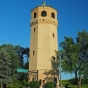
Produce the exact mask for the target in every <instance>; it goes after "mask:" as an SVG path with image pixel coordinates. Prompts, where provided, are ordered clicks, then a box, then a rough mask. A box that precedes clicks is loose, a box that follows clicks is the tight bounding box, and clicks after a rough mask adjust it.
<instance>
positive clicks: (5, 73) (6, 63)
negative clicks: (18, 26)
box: [0, 48, 11, 88]
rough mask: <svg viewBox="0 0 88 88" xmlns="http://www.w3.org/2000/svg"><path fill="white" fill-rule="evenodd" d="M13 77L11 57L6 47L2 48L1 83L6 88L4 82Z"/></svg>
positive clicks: (0, 55) (0, 54)
mask: <svg viewBox="0 0 88 88" xmlns="http://www.w3.org/2000/svg"><path fill="white" fill-rule="evenodd" d="M10 77H11V57H10V55H9V54H8V53H7V52H6V51H5V49H4V48H0V84H1V88H4V84H7V83H9V82H10Z"/></svg>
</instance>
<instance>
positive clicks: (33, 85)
mask: <svg viewBox="0 0 88 88" xmlns="http://www.w3.org/2000/svg"><path fill="white" fill-rule="evenodd" d="M29 87H30V88H37V82H36V81H31V82H30V83H29Z"/></svg>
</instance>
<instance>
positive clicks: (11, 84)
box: [6, 82, 22, 88]
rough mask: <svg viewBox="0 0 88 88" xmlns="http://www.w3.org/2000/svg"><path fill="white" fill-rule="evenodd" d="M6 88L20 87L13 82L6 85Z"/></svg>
mask: <svg viewBox="0 0 88 88" xmlns="http://www.w3.org/2000/svg"><path fill="white" fill-rule="evenodd" d="M6 88H22V85H21V83H20V82H13V83H10V84H7V87H6Z"/></svg>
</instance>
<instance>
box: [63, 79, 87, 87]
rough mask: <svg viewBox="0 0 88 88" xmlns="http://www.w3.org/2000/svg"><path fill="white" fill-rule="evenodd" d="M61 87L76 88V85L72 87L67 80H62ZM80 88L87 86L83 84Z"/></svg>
mask: <svg viewBox="0 0 88 88" xmlns="http://www.w3.org/2000/svg"><path fill="white" fill-rule="evenodd" d="M62 85H64V86H66V85H67V87H66V88H77V87H78V86H77V85H72V84H71V83H70V82H69V81H67V80H62ZM81 88H88V84H83V85H82V87H81Z"/></svg>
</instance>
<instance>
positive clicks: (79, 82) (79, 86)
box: [78, 77, 81, 88]
mask: <svg viewBox="0 0 88 88" xmlns="http://www.w3.org/2000/svg"><path fill="white" fill-rule="evenodd" d="M78 88H81V77H80V78H79V80H78Z"/></svg>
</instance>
